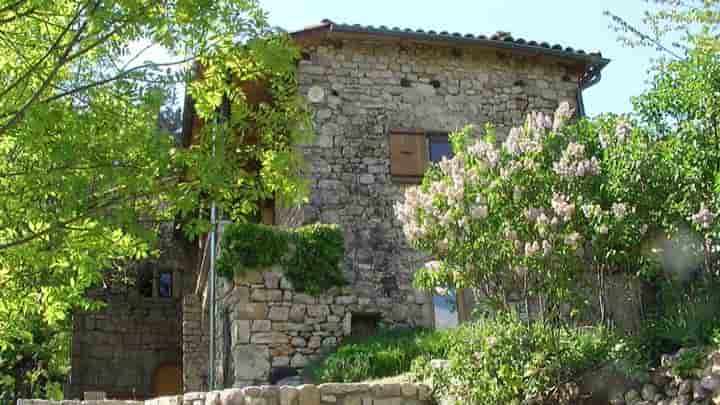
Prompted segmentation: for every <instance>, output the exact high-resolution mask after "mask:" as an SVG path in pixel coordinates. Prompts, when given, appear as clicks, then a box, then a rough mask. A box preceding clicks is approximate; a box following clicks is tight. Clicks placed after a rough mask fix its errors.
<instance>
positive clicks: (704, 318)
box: [635, 281, 720, 366]
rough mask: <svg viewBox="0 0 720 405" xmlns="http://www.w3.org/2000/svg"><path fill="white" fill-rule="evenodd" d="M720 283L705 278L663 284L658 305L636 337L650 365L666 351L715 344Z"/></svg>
mask: <svg viewBox="0 0 720 405" xmlns="http://www.w3.org/2000/svg"><path fill="white" fill-rule="evenodd" d="M719 284H720V283H718V282H717V281H704V282H701V283H695V284H690V285H680V284H678V283H666V284H664V285H662V286H661V287H660V292H659V294H658V301H659V305H658V309H657V310H656V311H655V313H654V314H652V315H651V317H650V319H648V320H647V321H646V322H645V324H644V326H643V328H642V329H641V331H640V333H639V334H638V336H637V337H636V338H635V340H636V344H637V345H639V346H640V347H641V350H640V351H641V352H642V353H645V356H646V358H645V361H646V362H647V363H648V364H649V365H650V366H656V365H658V363H659V361H660V357H661V356H662V355H663V354H670V353H674V352H676V351H678V350H679V349H681V348H696V347H703V346H708V345H713V344H715V339H716V333H717V332H716V331H718V330H720V311H718V308H720V293H718V291H720V285H719Z"/></svg>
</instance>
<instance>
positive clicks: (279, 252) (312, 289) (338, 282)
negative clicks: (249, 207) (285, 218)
mask: <svg viewBox="0 0 720 405" xmlns="http://www.w3.org/2000/svg"><path fill="white" fill-rule="evenodd" d="M220 252H221V253H220V256H219V258H218V262H217V270H218V274H220V275H222V276H225V277H228V278H232V277H233V276H235V275H236V274H244V273H246V272H248V271H253V270H258V269H261V268H264V267H269V266H272V265H276V264H279V265H281V266H282V269H283V273H284V275H285V277H287V278H288V280H290V282H291V283H292V285H293V288H294V289H295V290H296V291H298V292H303V293H307V294H311V295H318V294H320V293H321V292H323V291H326V290H328V289H329V288H332V287H339V286H343V285H345V284H346V281H345V278H344V277H343V275H342V271H341V270H340V261H341V260H342V258H343V255H344V253H345V248H344V241H343V235H342V230H341V229H340V227H339V226H337V225H327V224H313V225H307V226H303V227H300V228H295V229H289V230H285V229H279V228H272V227H269V226H266V225H260V224H250V223H236V224H230V225H228V226H227V227H226V228H225V230H224V232H223V237H222V240H221V246H220Z"/></svg>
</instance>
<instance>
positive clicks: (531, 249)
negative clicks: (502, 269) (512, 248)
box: [525, 241, 540, 257]
mask: <svg viewBox="0 0 720 405" xmlns="http://www.w3.org/2000/svg"><path fill="white" fill-rule="evenodd" d="M539 251H540V244H539V243H538V242H537V241H534V242H532V243H530V242H525V256H526V257H532V256H535V255H536V254H537V253H538V252H539Z"/></svg>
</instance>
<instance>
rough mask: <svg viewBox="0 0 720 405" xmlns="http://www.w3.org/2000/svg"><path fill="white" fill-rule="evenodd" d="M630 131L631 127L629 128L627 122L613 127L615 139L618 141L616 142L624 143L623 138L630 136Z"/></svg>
mask: <svg viewBox="0 0 720 405" xmlns="http://www.w3.org/2000/svg"><path fill="white" fill-rule="evenodd" d="M630 131H632V126H630V124H629V123H627V122H624V121H623V122H620V123H618V124H617V126H616V127H615V139H617V140H618V142H623V141H625V138H626V137H627V136H628V134H630Z"/></svg>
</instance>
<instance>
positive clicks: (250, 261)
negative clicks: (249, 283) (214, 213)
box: [217, 223, 289, 277]
mask: <svg viewBox="0 0 720 405" xmlns="http://www.w3.org/2000/svg"><path fill="white" fill-rule="evenodd" d="M288 237H289V235H288V234H287V233H286V232H284V231H282V230H279V229H277V228H272V227H269V226H265V225H259V224H250V223H244V224H243V223H241V224H232V225H228V226H226V227H225V229H224V230H223V234H222V239H221V240H222V247H221V251H222V254H221V255H220V257H219V258H218V261H217V268H218V274H220V275H224V276H226V277H232V275H233V274H234V273H236V272H240V271H245V270H248V269H255V268H259V267H268V266H272V265H274V264H279V263H280V262H281V260H282V257H283V255H285V254H286V253H287V251H288Z"/></svg>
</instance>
